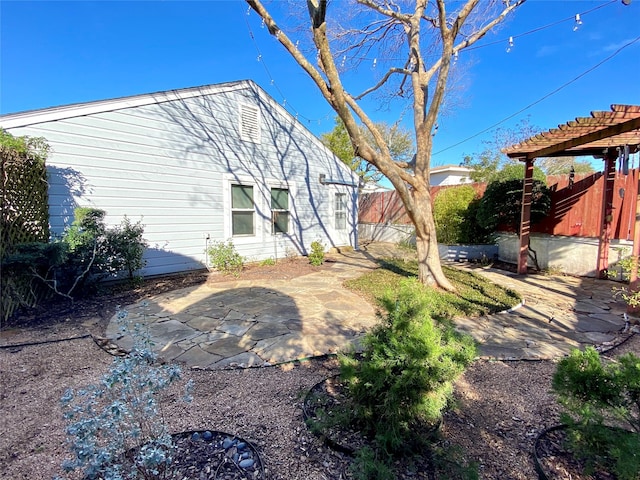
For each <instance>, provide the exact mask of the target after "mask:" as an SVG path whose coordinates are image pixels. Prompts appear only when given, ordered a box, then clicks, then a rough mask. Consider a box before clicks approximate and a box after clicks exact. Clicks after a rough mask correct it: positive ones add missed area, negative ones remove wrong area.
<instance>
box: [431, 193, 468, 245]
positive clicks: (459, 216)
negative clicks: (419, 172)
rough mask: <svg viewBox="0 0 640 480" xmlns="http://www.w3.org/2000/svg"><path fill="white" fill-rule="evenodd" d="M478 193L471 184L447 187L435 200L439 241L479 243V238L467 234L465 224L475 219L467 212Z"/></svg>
mask: <svg viewBox="0 0 640 480" xmlns="http://www.w3.org/2000/svg"><path fill="white" fill-rule="evenodd" d="M476 197H477V194H476V191H475V190H474V188H473V187H472V186H470V185H460V186H456V187H450V188H445V189H443V190H441V191H440V192H438V195H437V196H436V197H435V199H434V200H433V219H434V221H435V223H436V234H437V236H438V242H440V243H443V244H448V245H452V244H462V243H478V239H477V238H470V237H468V236H467V235H466V233H467V231H468V228H467V227H465V225H467V224H468V222H471V221H473V219H471V218H469V216H468V215H467V212H468V210H469V207H470V205H471V204H472V203H473V201H474V200H475V199H476Z"/></svg>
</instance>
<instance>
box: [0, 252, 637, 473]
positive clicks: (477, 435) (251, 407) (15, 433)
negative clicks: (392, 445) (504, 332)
mask: <svg viewBox="0 0 640 480" xmlns="http://www.w3.org/2000/svg"><path fill="white" fill-rule="evenodd" d="M320 268H331V263H326V264H325V265H324V266H322V267H320ZM311 271H317V268H315V267H312V266H310V265H308V262H306V261H305V260H304V259H299V260H295V261H293V260H292V261H290V262H282V263H279V264H278V265H276V266H273V267H267V266H261V267H258V266H255V267H251V268H248V269H246V270H245V272H243V274H242V277H243V278H251V276H254V277H253V278H255V276H256V275H262V276H267V277H266V278H290V279H293V278H295V277H296V276H298V275H303V274H306V273H310V272H311ZM221 280H228V278H225V277H223V276H221V275H218V274H201V273H193V274H190V275H183V276H175V277H166V278H158V279H150V280H147V281H146V282H145V284H144V285H143V286H141V287H140V288H138V289H135V290H133V291H124V290H122V289H120V290H118V289H116V290H111V291H105V292H103V293H102V294H101V295H99V296H97V297H96V298H94V299H93V300H90V301H79V302H76V303H75V304H73V305H71V304H69V303H66V302H62V301H60V302H52V303H51V304H50V305H48V306H47V308H46V309H41V310H39V311H35V312H29V313H23V314H21V315H19V316H17V317H16V318H15V319H13V320H12V322H11V323H10V324H6V325H3V326H2V328H1V329H0V419H1V420H0V479H7V480H8V479H32V478H52V477H54V476H55V475H63V472H62V470H61V468H60V464H61V462H62V461H63V460H64V459H65V458H67V456H68V450H67V447H66V445H65V434H64V422H63V420H62V413H61V409H60V405H59V399H60V397H61V396H62V394H63V392H64V391H65V390H66V389H67V388H69V387H71V388H81V387H83V386H86V385H88V384H90V383H95V382H96V381H98V380H99V378H100V376H101V375H102V374H103V373H104V372H105V371H106V370H107V369H108V367H109V365H110V363H111V361H112V357H111V356H110V355H109V354H107V353H106V352H105V351H104V350H102V349H101V348H99V347H98V345H97V344H96V343H95V342H94V341H93V339H92V338H90V337H85V336H84V335H86V334H89V333H90V334H94V335H101V334H102V333H103V331H104V328H105V325H106V323H107V322H108V319H109V318H110V317H111V316H112V315H113V313H114V312H115V310H116V306H117V305H126V304H129V303H132V302H135V301H137V300H140V299H143V298H145V297H146V296H150V295H152V294H157V293H159V292H161V291H163V290H172V289H175V288H183V287H185V286H189V285H193V284H197V283H201V282H205V281H208V282H216V281H221ZM73 337H81V338H76V339H71V340H65V339H69V338H73ZM41 342H45V343H41ZM11 345H13V346H11ZM625 351H633V352H635V353H636V354H639V353H640V341H639V340H638V339H637V337H632V338H631V339H630V340H628V341H627V342H625V343H624V344H623V345H621V346H619V347H617V349H616V354H617V353H623V352H625ZM554 370H555V364H554V363H553V362H549V361H538V362H500V361H478V362H476V363H475V364H474V365H473V366H472V367H471V368H469V369H468V371H467V372H466V373H465V374H464V376H463V377H462V378H461V379H460V380H459V381H458V383H457V385H456V394H455V396H456V406H455V408H454V409H452V410H451V411H450V412H448V413H447V414H446V417H445V420H444V424H443V428H442V433H443V435H444V440H445V444H447V445H451V446H458V447H460V448H461V451H462V452H463V455H464V457H465V458H466V459H468V460H469V461H472V462H476V463H477V464H478V468H479V472H480V478H482V479H496V480H497V479H500V480H510V479H514V480H515V479H518V480H524V479H533V478H536V477H537V475H536V473H535V470H534V465H533V460H532V448H533V442H534V440H535V437H536V436H537V435H538V433H539V432H541V431H542V430H543V429H545V428H547V427H549V426H551V425H554V424H556V423H557V422H558V417H559V408H558V406H557V404H556V401H555V399H554V397H553V395H552V394H551V393H550V386H551V377H552V375H553V372H554ZM334 373H337V364H336V362H335V360H333V359H318V360H313V361H308V362H303V363H291V364H286V365H282V366H275V367H268V368H255V369H246V370H222V371H220V370H219V371H202V370H188V369H185V371H184V377H185V378H186V379H192V380H193V382H194V384H195V388H194V392H193V397H194V401H193V402H192V403H190V404H183V403H182V402H181V401H179V395H177V394H176V393H175V392H173V393H172V392H170V393H169V394H168V395H166V396H164V397H163V399H162V402H161V403H162V407H163V415H164V418H165V421H166V422H167V424H168V425H169V427H170V429H171V431H174V432H179V431H184V430H198V429H211V430H219V431H225V432H230V433H233V434H236V435H239V436H242V437H244V438H246V439H248V440H250V441H252V442H253V443H254V444H255V445H256V446H257V447H258V448H259V450H260V451H261V454H262V459H263V461H264V463H265V464H266V466H267V469H268V474H269V478H272V479H282V480H285V479H286V480H297V479H300V480H303V479H304V480H307V479H309V480H312V479H318V480H320V479H340V478H350V475H349V473H348V466H349V464H350V459H349V458H348V457H346V456H344V455H343V454H339V453H336V452H333V451H331V450H329V449H328V448H327V447H325V446H324V445H323V444H322V443H321V442H320V441H319V440H318V439H317V438H316V437H314V436H313V435H312V434H311V433H310V432H309V431H308V430H307V428H306V427H305V425H304V423H303V419H302V409H301V405H302V401H303V397H304V393H305V392H306V391H307V390H308V389H310V388H311V387H312V386H313V385H314V384H315V383H317V382H319V381H320V380H322V379H323V378H326V377H327V376H328V375H331V374H334ZM401 478H428V477H427V475H426V473H425V472H419V471H418V472H411V473H410V474H406V475H405V474H402V477H401ZM573 478H574V480H575V477H573ZM585 478H587V477H585ZM578 480H579V479H578Z"/></svg>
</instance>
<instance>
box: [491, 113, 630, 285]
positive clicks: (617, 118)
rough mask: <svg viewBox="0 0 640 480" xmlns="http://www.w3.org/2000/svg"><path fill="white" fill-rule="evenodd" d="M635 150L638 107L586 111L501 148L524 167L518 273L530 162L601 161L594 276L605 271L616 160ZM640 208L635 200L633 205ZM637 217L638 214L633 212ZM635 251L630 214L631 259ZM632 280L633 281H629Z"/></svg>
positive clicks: (524, 248) (525, 247)
mask: <svg viewBox="0 0 640 480" xmlns="http://www.w3.org/2000/svg"><path fill="white" fill-rule="evenodd" d="M639 147H640V106H639V105H612V106H611V111H610V112H605V111H598V112H591V117H580V118H576V119H575V120H573V121H570V122H567V123H566V124H564V125H559V126H558V128H553V129H551V130H549V131H548V132H544V133H540V134H538V135H534V136H533V137H531V138H528V139H527V140H524V141H523V142H520V143H518V144H517V145H513V146H511V147H508V148H505V149H504V150H503V152H504V153H506V154H507V156H508V157H510V158H515V159H518V160H520V161H522V162H524V163H525V177H524V185H523V186H524V188H523V193H522V221H521V223H520V251H519V258H518V273H519V274H524V273H527V258H528V253H529V236H530V229H531V189H532V185H533V162H534V160H535V159H536V158H545V157H565V156H576V157H578V156H595V157H597V158H603V159H604V176H605V188H604V189H603V195H602V207H601V211H600V219H601V222H600V224H601V226H602V228H601V230H600V241H599V244H598V265H597V269H598V274H599V275H600V276H602V275H603V274H604V273H605V272H606V270H607V268H608V252H609V242H610V231H611V206H612V203H613V180H614V177H615V164H616V160H617V159H618V157H625V156H627V157H628V155H630V154H632V153H636V152H637V151H638V150H639ZM637 203H638V204H640V196H639V198H638V201H637ZM636 212H640V209H636ZM639 251H640V216H638V213H636V223H635V227H634V238H633V255H634V256H637V255H638V253H639ZM632 280H635V278H632Z"/></svg>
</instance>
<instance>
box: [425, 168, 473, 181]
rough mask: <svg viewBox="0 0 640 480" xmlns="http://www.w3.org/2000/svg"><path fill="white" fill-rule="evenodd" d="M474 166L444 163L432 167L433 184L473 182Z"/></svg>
mask: <svg viewBox="0 0 640 480" xmlns="http://www.w3.org/2000/svg"><path fill="white" fill-rule="evenodd" d="M471 172H473V169H472V168H469V167H461V166H458V165H443V166H441V167H434V168H432V169H431V185H433V186H435V185H459V184H463V183H472V182H473V180H471Z"/></svg>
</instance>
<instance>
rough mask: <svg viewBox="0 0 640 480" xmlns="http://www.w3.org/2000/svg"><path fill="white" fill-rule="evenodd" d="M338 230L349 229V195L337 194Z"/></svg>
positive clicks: (336, 213)
mask: <svg viewBox="0 0 640 480" xmlns="http://www.w3.org/2000/svg"><path fill="white" fill-rule="evenodd" d="M335 215H336V222H335V223H336V230H346V228H347V194H346V193H336V203H335Z"/></svg>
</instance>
